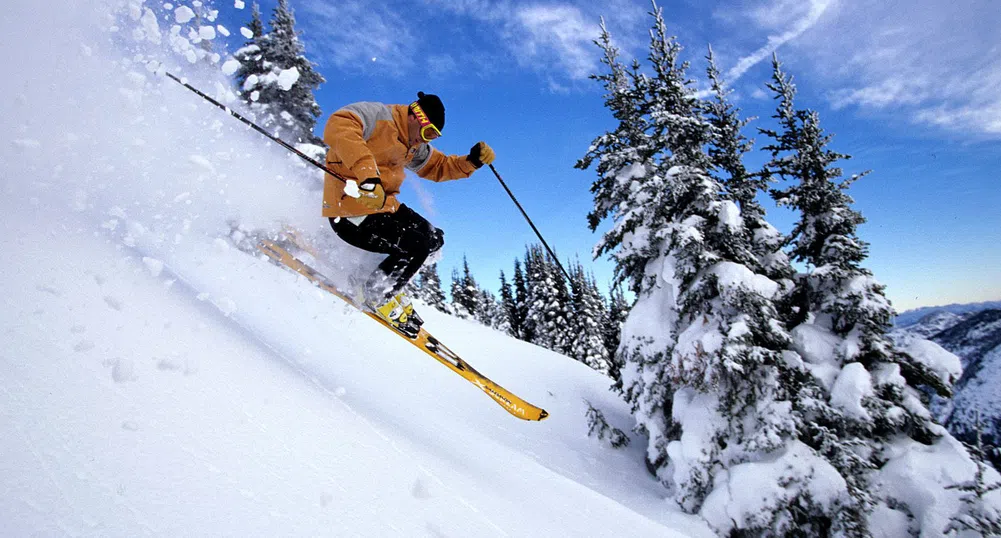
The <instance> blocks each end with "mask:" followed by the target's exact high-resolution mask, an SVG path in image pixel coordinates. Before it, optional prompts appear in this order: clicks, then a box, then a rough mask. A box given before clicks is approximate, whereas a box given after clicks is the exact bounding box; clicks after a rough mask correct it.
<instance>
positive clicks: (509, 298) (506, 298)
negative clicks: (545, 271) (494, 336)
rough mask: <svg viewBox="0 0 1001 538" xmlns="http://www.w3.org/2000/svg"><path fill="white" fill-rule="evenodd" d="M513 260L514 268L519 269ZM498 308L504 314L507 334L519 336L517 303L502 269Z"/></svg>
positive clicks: (519, 323) (519, 325) (504, 325)
mask: <svg viewBox="0 0 1001 538" xmlns="http://www.w3.org/2000/svg"><path fill="white" fill-rule="evenodd" d="M517 263H518V261H517V260H515V268H516V269H517V270H518V271H521V269H520V268H518V265H517ZM500 295H501V300H500V309H501V313H502V315H503V316H504V324H503V328H504V330H505V332H507V334H509V335H511V336H513V337H515V338H521V323H522V322H521V319H519V316H518V305H517V303H515V299H514V293H513V292H512V291H511V284H509V283H508V281H507V277H506V276H505V275H504V271H503V270H502V271H501V272H500Z"/></svg>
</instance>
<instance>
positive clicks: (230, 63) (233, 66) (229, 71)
mask: <svg viewBox="0 0 1001 538" xmlns="http://www.w3.org/2000/svg"><path fill="white" fill-rule="evenodd" d="M239 68H240V61H239V60H235V59H229V60H226V62H225V63H223V64H222V72H223V73H225V74H226V76H232V75H233V73H236V70H237V69H239Z"/></svg>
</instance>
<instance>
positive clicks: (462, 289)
mask: <svg viewBox="0 0 1001 538" xmlns="http://www.w3.org/2000/svg"><path fill="white" fill-rule="evenodd" d="M480 300H481V297H480V287H479V285H478V284H477V283H476V280H475V279H474V278H473V275H472V273H470V271H469V261H468V260H467V259H466V257H465V256H463V257H462V274H460V273H459V270H458V269H453V270H452V311H453V312H455V315H457V316H459V317H461V318H465V319H477V312H479V310H480Z"/></svg>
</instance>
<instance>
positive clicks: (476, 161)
mask: <svg viewBox="0 0 1001 538" xmlns="http://www.w3.org/2000/svg"><path fill="white" fill-rule="evenodd" d="M494 157H495V155H494V150H493V149H491V148H490V146H488V145H487V143H486V142H477V143H476V145H475V146H473V147H472V148H471V149H470V150H469V155H467V156H466V160H467V161H469V162H471V163H473V166H475V167H477V168H479V167H481V166H483V165H484V164H490V163H492V162H494Z"/></svg>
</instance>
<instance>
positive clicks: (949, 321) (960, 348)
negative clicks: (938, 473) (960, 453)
mask: <svg viewBox="0 0 1001 538" xmlns="http://www.w3.org/2000/svg"><path fill="white" fill-rule="evenodd" d="M981 304H984V303H981ZM904 330H905V331H906V332H909V333H912V334H916V335H921V336H923V337H925V338H928V339H929V340H931V341H933V342H935V343H937V344H939V345H940V346H942V347H943V348H945V349H946V350H948V351H950V352H952V353H954V354H955V355H957V356H958V357H959V359H960V361H961V362H962V364H963V375H962V376H961V377H960V378H959V380H958V381H957V382H956V384H955V385H954V387H953V389H954V394H955V396H954V397H953V399H952V401H951V402H949V403H948V404H946V405H944V406H942V407H941V408H940V409H939V410H937V413H936V414H938V415H939V416H938V418H939V420H940V421H942V423H943V424H944V425H945V426H946V427H947V428H948V429H949V431H950V432H952V434H953V435H955V436H956V438H958V439H960V440H961V441H964V442H966V443H969V444H974V443H976V440H977V430H978V429H980V430H981V432H982V433H983V443H984V446H985V447H993V449H991V450H988V457H989V459H990V460H991V462H992V463H993V464H994V466H995V467H996V468H1001V452H999V451H998V450H997V447H998V446H999V444H1001V309H992V308H988V309H984V310H980V311H975V312H967V313H964V314H956V313H953V312H949V311H946V310H940V311H936V312H932V313H928V314H926V315H925V316H924V317H922V318H920V319H919V320H918V321H917V322H915V323H914V324H912V325H911V326H909V327H907V328H906V329H904ZM978 421H979V423H980V424H979V428H978V424H977V422H978Z"/></svg>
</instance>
